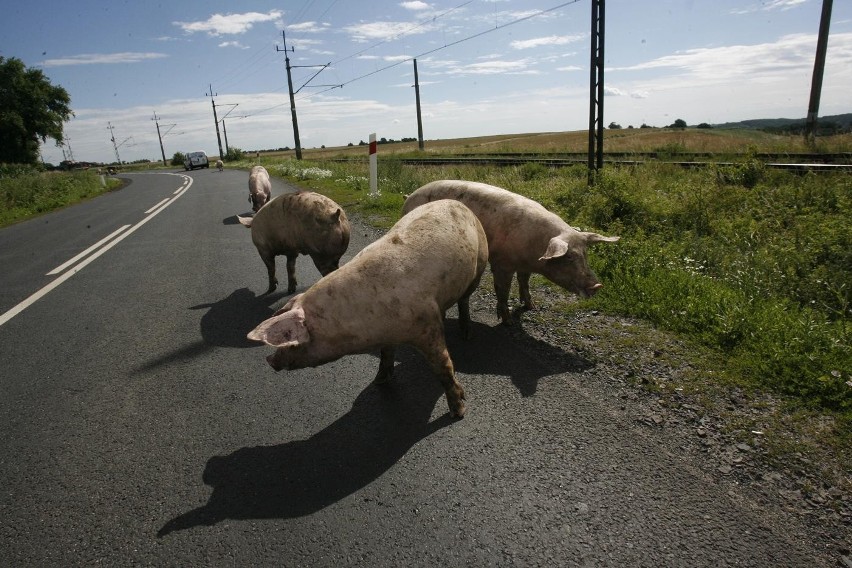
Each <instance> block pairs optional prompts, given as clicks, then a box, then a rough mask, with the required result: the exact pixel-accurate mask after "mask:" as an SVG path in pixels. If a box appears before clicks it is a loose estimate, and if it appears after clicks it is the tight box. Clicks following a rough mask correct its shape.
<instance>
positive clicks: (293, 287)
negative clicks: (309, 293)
mask: <svg viewBox="0 0 852 568" xmlns="http://www.w3.org/2000/svg"><path fill="white" fill-rule="evenodd" d="M295 291H296V285H295V284H293V285H292V286H287V293H288V294H292V293H293V292H295Z"/></svg>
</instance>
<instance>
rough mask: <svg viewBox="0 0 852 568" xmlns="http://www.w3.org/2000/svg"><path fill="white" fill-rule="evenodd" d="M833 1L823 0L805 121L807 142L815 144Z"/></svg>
mask: <svg viewBox="0 0 852 568" xmlns="http://www.w3.org/2000/svg"><path fill="white" fill-rule="evenodd" d="M831 5H832V0H822V15H821V16H820V20H819V37H818V38H817V50H816V58H815V59H814V74H813V77H812V78H811V100H810V102H809V103H808V116H807V119H805V141H806V142H807V143H808V144H813V142H814V136H815V135H816V123H817V114H819V97H820V95H821V93H822V72H823V70H824V69H825V54H826V51H828V27H829V24H830V23H831Z"/></svg>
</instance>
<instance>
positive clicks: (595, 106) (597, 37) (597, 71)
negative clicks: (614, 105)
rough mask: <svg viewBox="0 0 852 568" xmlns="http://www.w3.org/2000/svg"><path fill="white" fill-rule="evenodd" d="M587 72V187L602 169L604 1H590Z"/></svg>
mask: <svg viewBox="0 0 852 568" xmlns="http://www.w3.org/2000/svg"><path fill="white" fill-rule="evenodd" d="M589 66H590V71H589V185H593V184H594V178H595V172H596V171H598V170H600V169H602V168H603V120H604V119H603V114H604V0H592V46H591V58H590V65H589Z"/></svg>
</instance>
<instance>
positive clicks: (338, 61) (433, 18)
mask: <svg viewBox="0 0 852 568" xmlns="http://www.w3.org/2000/svg"><path fill="white" fill-rule="evenodd" d="M472 2H473V0H468V1H467V2H462V3H461V4H459V5H458V6H456V7H455V8H450V9H449V10H447V11H446V12H442V13H440V14H438V15H437V16H432V17H431V18H427V19H425V20H423V21H422V22H420V23H418V24H416V25H414V26H412V27H410V28H408V29H407V30H405V31H402V32H399V33H398V34H396V35H395V36H393V37H390V38H388V39H384V40H382V41H380V42H378V43H376V44H373V45H371V46H370V47H365V48H364V49H362V50H361V51H358V52H356V53H353V54H351V55H347V56H346V57H344V58H343V59H338V60H337V61H334V62H333V63H332V65H336V64H338V63H343V62H344V61H346V60H347V59H352V58H353V57H358V56H359V55H361V54H362V53H366V52H367V51H370V50H371V49H373V48H375V47H378V46H380V45H383V44H385V43H389V42H391V41H395V40H397V39H399V38H401V37H403V36H405V35H407V34H409V33H411V32H413V31H414V30H416V29H418V28H421V27H423V26H425V25H426V24H428V23H429V22H434V21H435V20H437V19H438V18H442V17H444V16H446V15H447V14H449V13H451V12H455V11H456V10H458V9H459V8H463V7H465V6H467V5H468V4H470V3H472Z"/></svg>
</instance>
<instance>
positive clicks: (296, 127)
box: [275, 30, 302, 160]
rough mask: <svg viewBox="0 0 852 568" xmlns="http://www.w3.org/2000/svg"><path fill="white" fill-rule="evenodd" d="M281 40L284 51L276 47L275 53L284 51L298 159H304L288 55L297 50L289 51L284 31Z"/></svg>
mask: <svg viewBox="0 0 852 568" xmlns="http://www.w3.org/2000/svg"><path fill="white" fill-rule="evenodd" d="M281 39H282V40H283V41H284V49H278V46H277V45H276V46H275V51H283V52H284V65H285V67H287V86H288V87H289V90H290V115H291V116H292V118H293V139H294V141H295V144H296V159H297V160H301V159H302V144H301V142H300V141H299V119H298V118H297V117H296V98H295V93H293V76H292V75H291V74H290V56H289V55H287V53H288V52H289V51H295V49H296V48H294V47H291V48H290V49H289V50H288V49H287V35H286V34H285V32H284V30H281Z"/></svg>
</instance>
